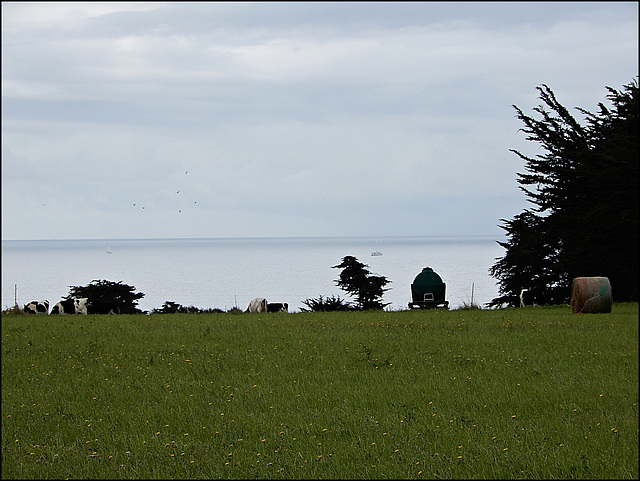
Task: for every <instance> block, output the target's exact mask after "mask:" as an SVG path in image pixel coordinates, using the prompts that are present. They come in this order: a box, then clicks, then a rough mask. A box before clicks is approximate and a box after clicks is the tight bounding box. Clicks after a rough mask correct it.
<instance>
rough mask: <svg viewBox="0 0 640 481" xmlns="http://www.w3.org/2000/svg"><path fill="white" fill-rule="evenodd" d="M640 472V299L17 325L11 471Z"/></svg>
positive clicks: (7, 451)
mask: <svg viewBox="0 0 640 481" xmlns="http://www.w3.org/2000/svg"><path fill="white" fill-rule="evenodd" d="M177 477H179V478H244V479H246V478H342V479H344V478H378V479H379V478H598V479H600V478H635V479H637V478H638V304H636V303H634V304H614V306H613V311H612V312H611V313H610V314H587V315H574V314H571V309H570V308H569V307H568V306H557V307H550V308H544V307H533V308H523V309H503V310H458V311H399V312H361V313H357V312H351V313H296V314H283V313H278V314H229V313H227V314H173V315H153V316H146V315H128V316H125V315H123V316H100V315H92V316H87V317H81V316H76V317H71V316H19V315H3V316H2V478H177Z"/></svg>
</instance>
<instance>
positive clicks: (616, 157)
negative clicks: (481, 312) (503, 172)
mask: <svg viewBox="0 0 640 481" xmlns="http://www.w3.org/2000/svg"><path fill="white" fill-rule="evenodd" d="M607 90H608V91H609V95H607V99H608V101H609V102H610V103H611V104H612V106H613V108H611V109H610V108H607V107H606V106H605V105H604V104H602V103H600V104H599V112H598V113H595V114H593V113H590V112H588V111H586V110H584V109H581V108H577V110H578V111H579V112H580V113H582V114H583V115H584V116H585V123H584V124H580V123H579V122H578V121H577V120H576V119H575V118H574V117H573V116H572V115H571V114H570V113H569V111H568V110H567V109H566V108H565V107H563V106H562V105H561V104H560V103H559V102H558V100H557V99H556V97H555V95H554V93H553V92H552V91H551V89H550V88H549V87H548V86H546V85H543V86H541V87H538V91H539V92H540V99H541V100H542V101H543V105H539V106H538V107H536V108H534V109H533V110H534V111H535V112H537V113H538V114H539V115H540V116H541V118H540V119H534V118H533V117H530V116H528V115H525V114H524V113H523V112H522V110H520V109H519V108H518V107H516V106H514V108H515V109H516V112H517V117H518V119H520V120H521V121H522V122H523V123H524V124H525V127H524V128H523V129H522V130H523V131H524V132H525V133H526V134H527V140H531V141H534V142H539V143H540V144H541V147H542V150H543V153H542V154H539V155H536V156H535V157H528V156H526V155H523V154H521V153H520V152H518V151H516V150H512V152H514V153H515V154H516V155H518V157H520V158H521V159H522V160H524V161H525V169H526V173H524V174H521V173H519V174H518V183H519V184H520V185H521V187H520V188H521V190H522V191H523V192H525V195H526V196H527V198H528V200H529V202H531V203H532V204H533V205H534V208H533V209H527V210H525V211H524V212H523V213H521V214H518V215H516V216H515V217H514V218H513V219H511V220H505V219H501V221H502V222H503V224H502V225H501V226H500V227H501V228H502V229H504V230H505V231H506V233H507V237H508V241H507V242H499V244H500V245H502V246H503V247H504V248H505V249H506V251H507V252H506V254H505V256H504V257H503V258H501V259H499V260H498V261H497V262H496V264H494V266H493V267H492V268H491V269H490V273H491V275H492V276H493V277H495V278H497V279H498V283H499V288H500V294H501V296H500V297H498V298H496V299H493V300H492V301H491V303H489V305H502V304H508V305H511V306H515V305H517V302H518V295H519V293H520V290H521V289H522V288H527V289H533V290H535V291H536V292H537V294H538V296H539V302H541V303H545V304H556V303H564V302H568V299H569V296H570V291H571V282H572V280H573V278H574V277H588V276H604V277H608V278H609V280H610V282H611V285H612V287H613V291H614V294H613V295H614V298H615V299H616V301H637V300H638V248H637V245H638V201H639V197H638V175H639V172H638V163H639V152H638V83H637V80H636V81H633V82H632V83H630V84H629V85H625V86H624V88H623V89H622V91H617V90H615V89H613V88H611V87H607Z"/></svg>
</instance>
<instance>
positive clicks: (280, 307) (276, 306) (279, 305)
mask: <svg viewBox="0 0 640 481" xmlns="http://www.w3.org/2000/svg"><path fill="white" fill-rule="evenodd" d="M267 312H289V304H287V303H286V302H284V303H283V302H270V303H268V304H267Z"/></svg>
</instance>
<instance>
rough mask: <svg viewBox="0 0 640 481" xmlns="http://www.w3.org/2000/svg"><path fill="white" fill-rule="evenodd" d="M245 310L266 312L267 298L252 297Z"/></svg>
mask: <svg viewBox="0 0 640 481" xmlns="http://www.w3.org/2000/svg"><path fill="white" fill-rule="evenodd" d="M245 312H267V300H266V299H265V298H264V297H257V298H255V299H253V300H252V301H251V302H250V303H249V307H247V310H246V311H245Z"/></svg>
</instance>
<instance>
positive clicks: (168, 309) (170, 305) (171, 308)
mask: <svg viewBox="0 0 640 481" xmlns="http://www.w3.org/2000/svg"><path fill="white" fill-rule="evenodd" d="M205 312H207V313H216V312H218V313H221V312H224V311H223V310H222V309H216V308H213V309H200V308H198V307H195V306H189V307H186V306H181V305H180V304H178V303H176V302H173V301H165V303H164V304H162V307H161V308H159V309H158V308H154V309H152V310H151V314H176V313H183V314H198V313H205Z"/></svg>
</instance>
